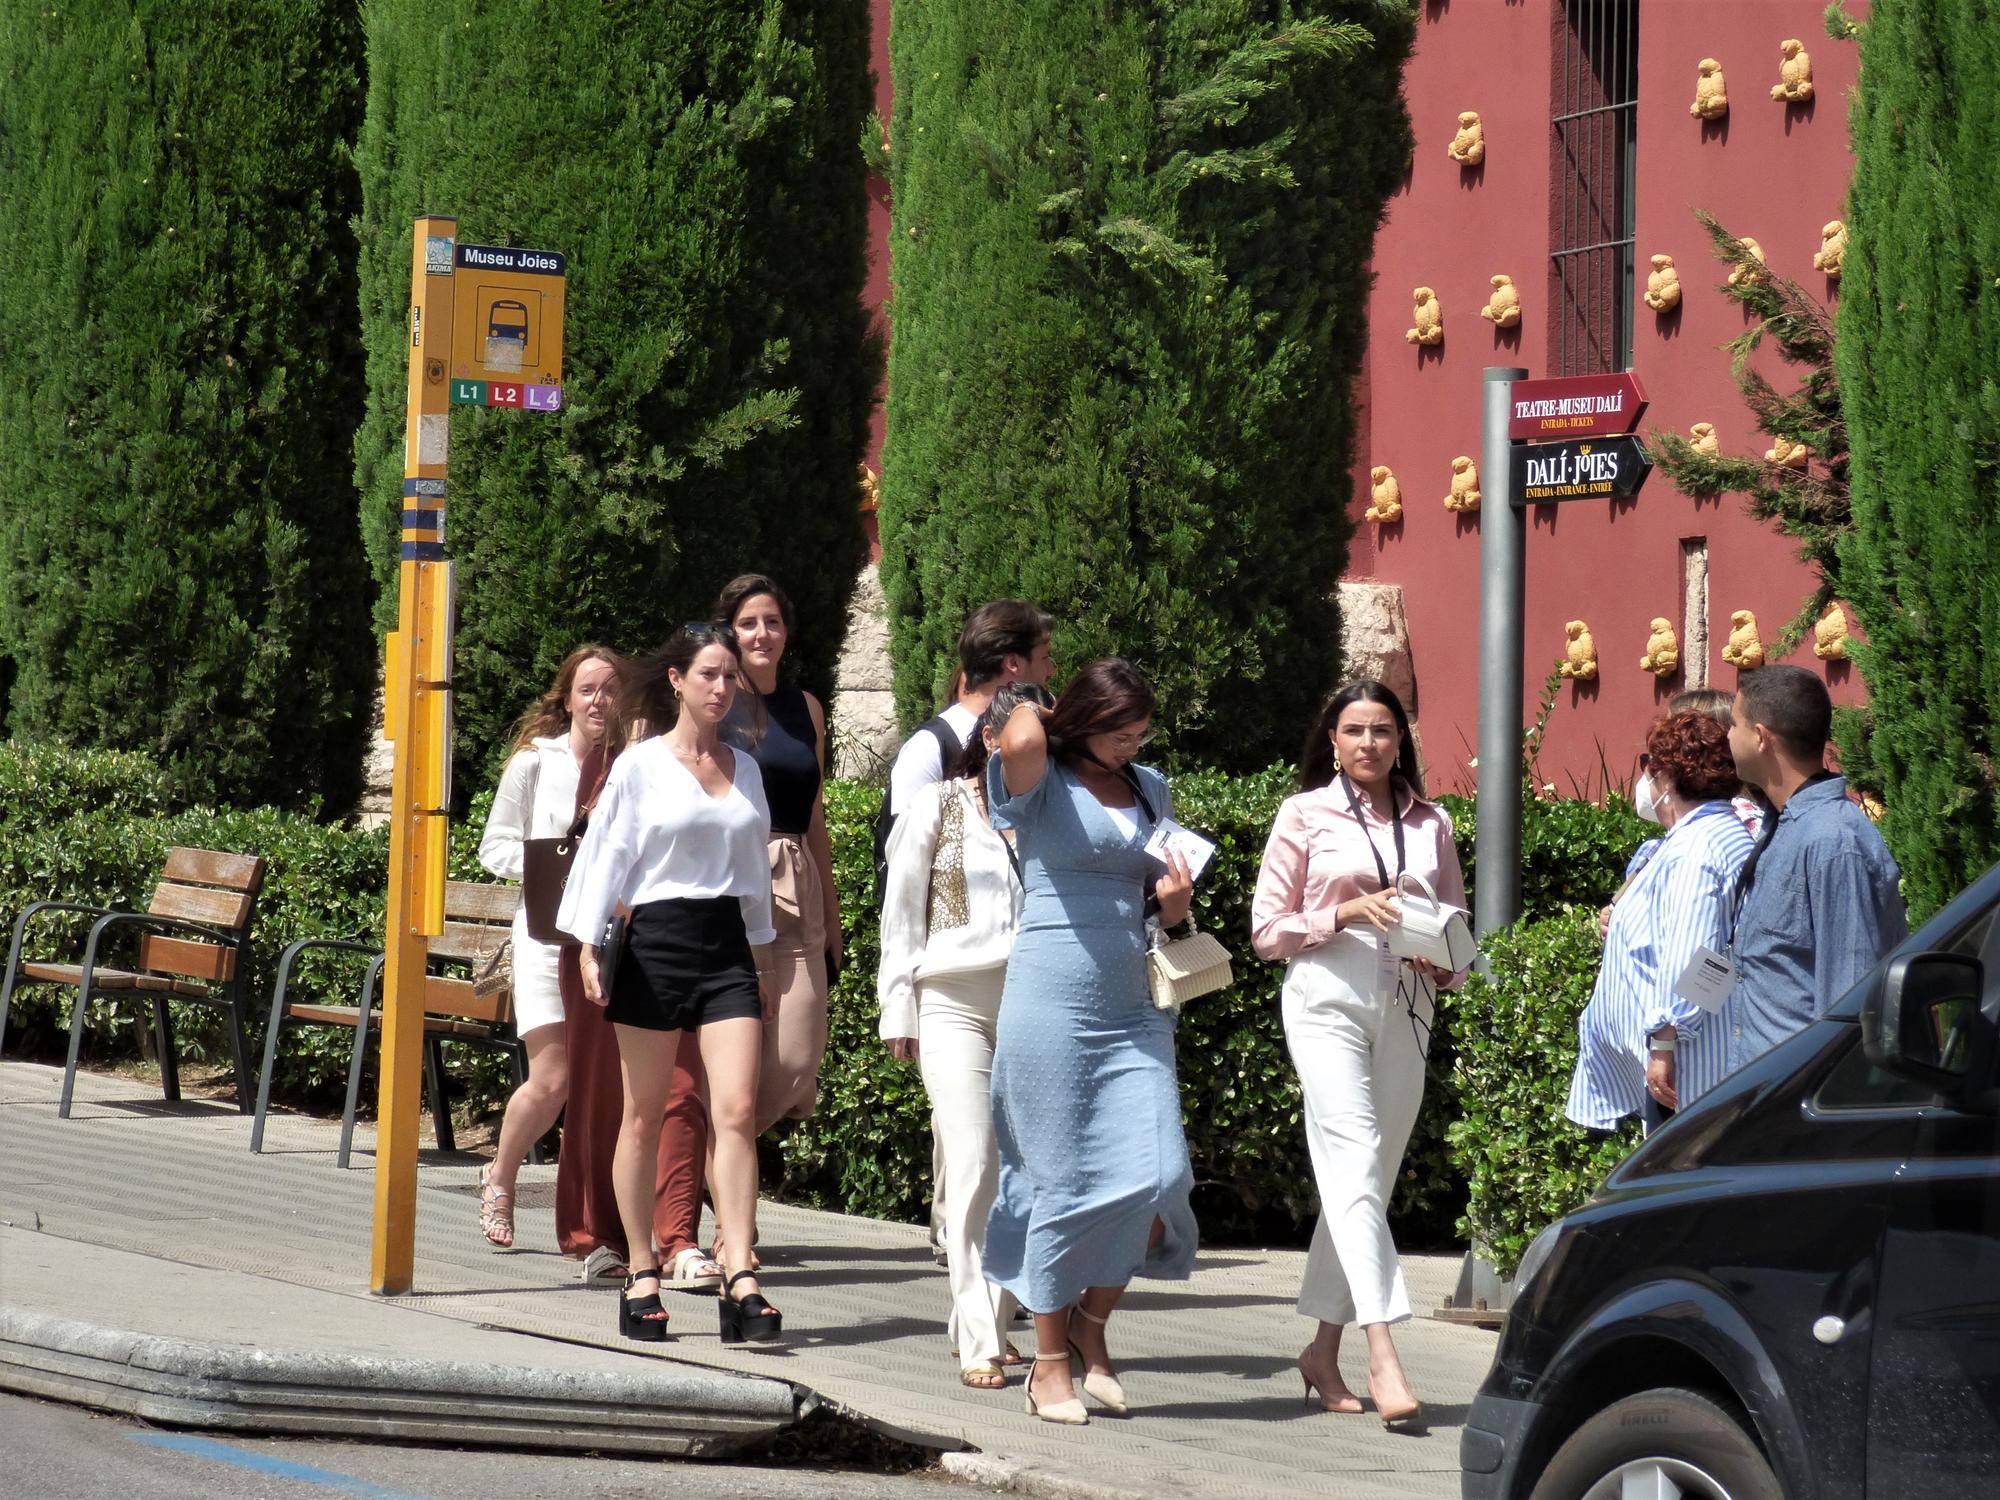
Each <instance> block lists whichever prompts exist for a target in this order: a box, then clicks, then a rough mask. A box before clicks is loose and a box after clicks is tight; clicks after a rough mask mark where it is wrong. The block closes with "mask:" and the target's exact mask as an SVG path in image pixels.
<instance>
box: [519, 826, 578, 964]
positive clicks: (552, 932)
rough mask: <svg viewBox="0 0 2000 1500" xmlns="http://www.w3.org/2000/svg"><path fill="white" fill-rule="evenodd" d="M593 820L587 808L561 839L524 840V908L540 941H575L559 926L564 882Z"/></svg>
mask: <svg viewBox="0 0 2000 1500" xmlns="http://www.w3.org/2000/svg"><path fill="white" fill-rule="evenodd" d="M589 823H590V809H589V808H585V809H584V810H583V811H582V812H580V813H578V814H577V815H576V821H575V822H574V823H572V824H570V825H569V832H568V833H565V834H563V835H562V836H561V837H560V838H553V839H523V840H521V907H522V910H524V911H525V912H527V914H528V936H529V937H531V938H533V939H534V940H535V941H536V942H538V943H573V942H575V941H576V939H575V938H573V937H571V936H570V935H569V934H568V933H566V932H564V931H563V930H562V929H561V928H560V927H558V926H556V913H557V912H559V911H560V910H561V909H562V897H563V883H564V882H565V881H567V880H568V879H569V867H570V866H571V865H573V864H575V863H576V849H577V845H579V844H581V843H582V842H583V833H584V829H585V828H586V827H587V826H588V825H589Z"/></svg>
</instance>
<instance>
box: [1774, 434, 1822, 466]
mask: <svg viewBox="0 0 2000 1500" xmlns="http://www.w3.org/2000/svg"><path fill="white" fill-rule="evenodd" d="M1811 455H1812V450H1811V449H1809V448H1808V447H1806V445H1805V444H1804V443H1795V442H1792V441H1791V440H1790V439H1789V438H1773V439H1772V440H1771V446H1770V447H1768V448H1766V449H1765V450H1764V462H1765V463H1767V464H1776V465H1777V466H1778V467H1779V468H1781V469H1803V468H1804V467H1805V466H1806V460H1807V459H1808V458H1810V457H1811Z"/></svg>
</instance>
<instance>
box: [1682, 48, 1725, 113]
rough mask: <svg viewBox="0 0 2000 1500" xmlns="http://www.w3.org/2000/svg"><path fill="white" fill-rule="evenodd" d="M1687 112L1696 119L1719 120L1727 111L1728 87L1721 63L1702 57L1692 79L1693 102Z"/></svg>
mask: <svg viewBox="0 0 2000 1500" xmlns="http://www.w3.org/2000/svg"><path fill="white" fill-rule="evenodd" d="M1688 113H1689V114H1691V115H1693V116H1694V117H1695V118H1696V119H1697V120H1719V119H1721V118H1722V117H1723V116H1724V115H1726V114H1728V113H1729V89H1728V87H1727V85H1725V84H1724V82H1723V79H1722V64H1721V63H1719V62H1717V61H1716V60H1715V59H1714V58H1712V57H1704V58H1703V59H1702V60H1701V63H1700V66H1699V68H1698V69H1697V72H1696V76H1695V80H1694V103H1692V104H1690V105H1689V106H1688Z"/></svg>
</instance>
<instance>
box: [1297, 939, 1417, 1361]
mask: <svg viewBox="0 0 2000 1500" xmlns="http://www.w3.org/2000/svg"><path fill="white" fill-rule="evenodd" d="M1376 973H1377V968H1376V957H1375V943H1374V939H1373V934H1372V932H1368V933H1356V932H1350V933H1342V934H1340V935H1338V936H1336V937H1335V938H1333V939H1332V940H1331V941H1330V942H1328V943H1326V944H1324V945H1322V946H1321V947H1319V948H1317V949H1314V950H1313V951H1312V952H1310V953H1304V954H1301V955H1299V956H1298V957H1297V958H1295V959H1293V960H1292V963H1291V967H1290V968H1289V969H1287V970H1286V972H1285V988H1284V1018H1285V1043H1286V1045H1287V1046H1288V1047H1289V1048H1290V1050H1291V1054H1292V1066H1293V1067H1295V1068H1297V1069H1298V1073H1299V1088H1300V1092H1301V1094H1302V1095H1303V1096H1304V1106H1305V1108H1304V1113H1305V1125H1306V1145H1307V1148H1308V1149H1309V1151H1310V1152H1311V1154H1312V1165H1313V1179H1314V1181H1315V1183H1316V1184H1317V1186H1318V1188H1319V1204H1320V1213H1319V1223H1318V1225H1317V1226H1315V1228H1314V1229H1313V1238H1312V1249H1311V1251H1310V1252H1309V1253H1308V1254H1307V1256H1306V1272H1305V1281H1304V1284H1303V1285H1302V1286H1301V1287H1300V1288H1299V1302H1298V1308H1299V1312H1300V1313H1301V1314H1302V1315H1303V1316H1305V1317H1308V1318H1316V1319H1318V1320H1319V1321H1320V1322H1322V1323H1332V1324H1334V1325H1335V1326H1340V1325H1343V1324H1347V1323H1361V1324H1364V1325H1365V1324H1369V1323H1400V1322H1402V1321H1404V1320H1405V1319H1406V1318H1408V1317H1409V1316H1410V1294H1409V1291H1408V1289H1407V1288H1406V1287H1405V1286H1404V1285H1403V1267H1402V1265H1401V1263H1400V1262H1399V1261H1398V1260H1397V1259H1396V1245H1395V1242H1394V1241H1393V1240H1392V1239H1390V1237H1389V1216H1388V1207H1389V1199H1390V1195H1391V1193H1392V1191H1393V1189H1394V1187H1395V1183H1396V1172H1397V1169H1398V1168H1399V1167H1400V1166H1401V1165H1402V1160H1403V1150H1404V1148H1405V1147H1406V1146H1408V1145H1409V1142H1410V1131H1411V1129H1412V1128H1413V1127H1414V1126H1415V1125H1416V1122H1417V1110H1418V1108H1419V1107H1420V1106H1421V1105H1422V1103H1423V1097H1424V1051H1425V1048H1426V1044H1427V1043H1428V1042H1429V1039H1430V1025H1431V1021H1432V1016H1433V1014H1434V1011H1433V1007H1432V1003H1431V1000H1432V997H1431V986H1430V984H1429V983H1428V982H1427V981H1423V980H1420V979H1418V977H1417V975H1416V971H1415V970H1414V969H1412V968H1410V967H1409V966H1408V965H1405V964H1398V965H1397V966H1396V974H1397V977H1398V978H1399V979H1400V981H1401V988H1402V994H1403V996H1405V997H1407V998H1399V997H1398V994H1397V991H1396V990H1395V989H1394V988H1393V987H1392V988H1390V989H1388V990H1386V991H1384V990H1379V989H1377V988H1376V983H1375V980H1376ZM1412 1003H1414V1006H1415V1013H1416V1018H1417V1021H1421V1023H1422V1024H1421V1025H1418V1024H1416V1022H1415V1021H1412V1019H1411V1008H1410V1007H1411V1004H1412Z"/></svg>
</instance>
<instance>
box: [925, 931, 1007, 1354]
mask: <svg viewBox="0 0 2000 1500" xmlns="http://www.w3.org/2000/svg"><path fill="white" fill-rule="evenodd" d="M1006 980H1007V971H1006V970H1005V969H1004V968H1001V969H987V970H981V971H979V972H977V973H971V974H940V975H938V976H937V977H936V978H934V979H925V980H921V981H919V983H918V985H917V1057H918V1061H919V1062H920V1063H921V1064H922V1066H923V1073H924V1089H925V1091H926V1092H927V1093H928V1094H929V1095H930V1096H931V1131H932V1135H933V1138H934V1139H935V1141H936V1142H937V1147H938V1152H939V1154H940V1155H941V1156H942V1157H943V1165H944V1171H943V1174H942V1176H941V1177H940V1178H939V1180H938V1195H937V1196H938V1200H939V1205H940V1208H941V1211H942V1214H943V1217H944V1221H945V1222H944V1226H943V1227H944V1246H945V1266H946V1269H947V1271H948V1272H949V1273H950V1277H951V1326H950V1329H949V1332H950V1335H951V1341H952V1344H953V1346H954V1347H955V1348H956V1349H957V1350H958V1362H959V1365H960V1367H961V1368H966V1367H970V1366H972V1365H976V1364H980V1363H983V1362H984V1361H986V1360H995V1361H997V1360H998V1359H999V1358H1000V1351H1001V1347H1002V1345H1003V1343H1004V1341H1005V1337H1006V1335H1005V1332H1004V1330H1005V1329H1006V1326H1007V1322H1008V1320H1009V1319H1011V1318H1012V1317H1013V1315H1014V1305H1013V1298H1011V1297H1009V1296H1008V1295H1007V1294H1006V1293H1005V1292H1003V1291H1001V1290H1000V1289H999V1288H998V1287H996V1286H994V1285H993V1284H992V1283H991V1282H989V1281H987V1279H986V1265H985V1259H984V1255H983V1251H984V1248H985V1245H986V1214H987V1211H988V1210H989V1209H991V1208H992V1207H993V1195H994V1193H995V1192H996V1191H997V1190H998V1188H999V1185H1000V1151H999V1147H998V1146H997V1145H996V1144H995V1143H994V1138H993V1032H994V1028H995V1027H996V1026H997V1025H998V1024H999V1021H1000V991H1001V988H1002V987H1003V986H1004V985H1005V983H1006Z"/></svg>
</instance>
